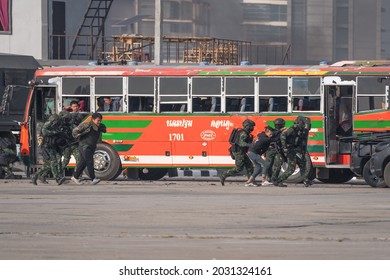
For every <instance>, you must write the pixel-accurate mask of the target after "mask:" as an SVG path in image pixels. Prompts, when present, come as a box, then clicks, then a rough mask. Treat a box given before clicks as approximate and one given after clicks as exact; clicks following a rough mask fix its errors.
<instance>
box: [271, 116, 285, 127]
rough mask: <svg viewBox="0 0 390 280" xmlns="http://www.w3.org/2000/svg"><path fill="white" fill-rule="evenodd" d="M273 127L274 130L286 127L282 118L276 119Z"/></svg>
mask: <svg viewBox="0 0 390 280" xmlns="http://www.w3.org/2000/svg"><path fill="white" fill-rule="evenodd" d="M274 125H275V128H276V129H281V128H283V127H284V126H285V125H286V122H285V120H284V119H282V118H277V119H276V120H274Z"/></svg>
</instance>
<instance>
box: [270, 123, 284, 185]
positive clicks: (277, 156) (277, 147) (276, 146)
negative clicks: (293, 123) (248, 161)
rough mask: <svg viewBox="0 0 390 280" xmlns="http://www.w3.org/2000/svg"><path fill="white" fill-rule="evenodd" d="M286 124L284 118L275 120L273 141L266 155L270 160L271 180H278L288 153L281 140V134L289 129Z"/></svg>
mask: <svg viewBox="0 0 390 280" xmlns="http://www.w3.org/2000/svg"><path fill="white" fill-rule="evenodd" d="M285 124H286V122H285V120H284V119H282V118H277V119H276V120H274V126H275V131H274V134H273V136H272V143H271V145H270V147H269V148H268V150H267V153H266V156H265V157H266V159H267V162H269V169H268V170H269V172H268V174H269V179H270V181H271V182H274V181H276V180H277V178H278V177H279V173H280V169H281V168H282V164H283V162H285V161H286V155H285V154H283V148H282V143H281V142H280V134H281V133H282V132H283V131H285V130H286V129H287V128H286V127H285Z"/></svg>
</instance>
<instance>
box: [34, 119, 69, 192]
mask: <svg viewBox="0 0 390 280" xmlns="http://www.w3.org/2000/svg"><path fill="white" fill-rule="evenodd" d="M42 136H43V143H42V155H43V160H44V165H43V167H42V168H41V169H40V170H39V171H38V172H37V173H36V174H34V175H33V177H32V183H33V184H34V185H36V184H37V179H41V180H42V181H45V176H47V175H48V174H50V172H51V173H52V174H53V177H54V178H55V179H56V182H57V184H58V185H61V184H62V183H63V182H64V181H65V177H63V174H61V149H60V147H61V146H63V145H64V143H62V141H63V140H64V133H63V132H61V130H60V117H59V116H58V115H57V114H53V115H51V116H50V117H49V120H48V121H47V122H45V124H44V125H43V127H42Z"/></svg>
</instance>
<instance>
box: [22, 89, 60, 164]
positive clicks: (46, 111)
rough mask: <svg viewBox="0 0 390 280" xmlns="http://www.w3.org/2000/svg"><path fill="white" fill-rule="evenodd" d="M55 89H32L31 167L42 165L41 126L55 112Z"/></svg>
mask: <svg viewBox="0 0 390 280" xmlns="http://www.w3.org/2000/svg"><path fill="white" fill-rule="evenodd" d="M56 100H57V99H56V87H55V86H37V87H35V88H34V92H33V97H32V100H31V104H30V109H29V116H30V117H29V126H28V127H29V139H30V143H29V146H30V160H31V164H32V165H36V164H42V163H43V159H42V152H41V143H42V139H43V138H42V135H41V130H42V126H43V124H44V123H45V122H46V121H47V120H48V119H49V117H50V116H51V115H52V114H54V113H57V111H56V107H57V106H56Z"/></svg>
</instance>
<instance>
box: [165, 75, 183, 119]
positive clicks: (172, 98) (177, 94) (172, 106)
mask: <svg viewBox="0 0 390 280" xmlns="http://www.w3.org/2000/svg"><path fill="white" fill-rule="evenodd" d="M159 86H160V87H159V94H160V107H159V111H160V112H186V111H187V109H188V108H187V102H188V79H187V78H171V77H169V78H168V77H160V78H159Z"/></svg>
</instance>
